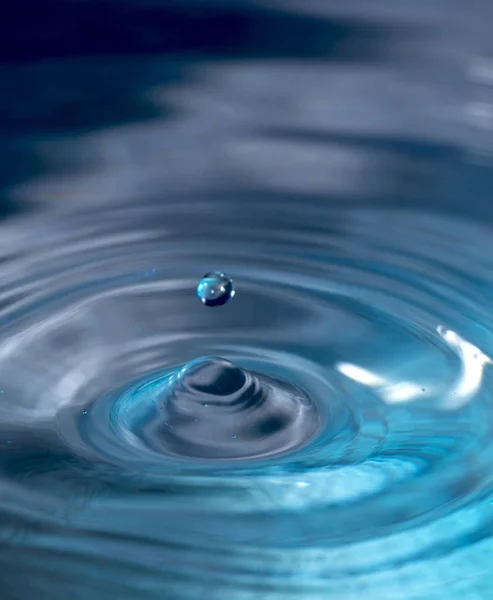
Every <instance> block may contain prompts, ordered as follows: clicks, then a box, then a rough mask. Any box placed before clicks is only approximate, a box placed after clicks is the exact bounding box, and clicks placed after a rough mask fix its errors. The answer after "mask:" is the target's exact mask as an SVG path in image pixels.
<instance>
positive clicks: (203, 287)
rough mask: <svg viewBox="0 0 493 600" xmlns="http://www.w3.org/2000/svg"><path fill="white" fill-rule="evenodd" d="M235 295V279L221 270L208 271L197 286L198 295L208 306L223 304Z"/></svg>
mask: <svg viewBox="0 0 493 600" xmlns="http://www.w3.org/2000/svg"><path fill="white" fill-rule="evenodd" d="M234 295H235V288H234V284H233V280H232V279H231V278H230V277H227V276H226V275H225V274H224V273H221V272H220V271H214V272H211V273H207V275H204V277H202V279H201V280H200V282H199V285H198V286H197V296H198V297H199V298H200V300H201V302H202V304H205V305H206V306H222V305H223V304H226V302H228V301H229V300H231V298H233V296H234Z"/></svg>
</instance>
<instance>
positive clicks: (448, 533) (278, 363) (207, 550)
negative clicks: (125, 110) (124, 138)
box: [0, 200, 493, 600]
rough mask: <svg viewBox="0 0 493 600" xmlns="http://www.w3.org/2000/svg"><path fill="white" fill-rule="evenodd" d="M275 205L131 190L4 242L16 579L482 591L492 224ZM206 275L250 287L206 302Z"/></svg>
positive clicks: (0, 384)
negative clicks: (109, 204) (202, 288)
mask: <svg viewBox="0 0 493 600" xmlns="http://www.w3.org/2000/svg"><path fill="white" fill-rule="evenodd" d="M212 208H214V210H212ZM277 208H278V207H276V206H274V205H273V204H272V203H271V204H266V203H261V202H258V204H255V205H249V207H248V210H247V211H245V212H246V213H248V214H245V215H244V219H243V218H242V219H238V215H237V214H235V216H234V218H233V216H232V214H231V213H230V212H229V211H228V203H227V202H224V203H223V202H222V201H221V200H216V201H215V203H214V204H213V206H211V203H197V205H196V206H190V204H188V203H187V214H193V215H194V217H193V218H190V217H185V215H184V214H182V213H181V212H180V205H172V204H171V203H169V204H167V205H166V206H163V205H158V206H156V205H143V206H139V208H138V211H136V210H135V209H133V208H124V207H121V208H119V209H113V210H112V211H108V214H106V213H104V211H101V213H102V214H101V215H100V218H98V220H97V222H98V223H99V225H97V226H96V225H95V222H96V220H95V219H94V215H85V214H82V213H81V214H79V215H73V216H71V217H68V216H67V217H66V221H65V222H64V223H63V224H62V225H63V226H57V228H56V229H55V228H54V226H53V224H52V223H50V222H48V221H43V220H41V219H36V220H35V221H26V222H19V224H18V225H17V229H15V228H14V227H13V226H12V238H11V239H5V240H3V241H0V252H1V254H2V263H1V264H0V275H1V277H0V327H1V338H0V372H1V379H0V465H1V485H2V492H1V493H0V542H1V545H0V571H1V575H0V582H1V583H2V586H3V589H5V590H7V592H6V593H7V598H19V597H24V596H23V595H22V594H27V593H28V592H29V591H30V590H31V591H33V590H35V591H36V593H38V595H39V594H40V595H41V597H44V596H43V594H45V596H46V597H50V598H64V599H66V598H67V597H71V594H72V595H74V597H78V596H77V593H78V594H80V593H82V594H83V596H80V597H91V598H95V599H96V600H97V599H99V598H110V597H111V598H114V597H118V598H122V599H123V598H135V597H142V598H162V597H166V598H180V599H192V598H196V597H198V596H199V595H205V596H206V597H207V598H225V597H233V598H238V599H240V598H241V599H242V600H243V599H246V598H248V599H250V598H252V599H253V598H258V597H263V598H269V600H271V599H275V600H277V599H278V598H279V599H280V598H283V599H286V598H292V599H293V600H294V599H295V598H296V599H299V598H300V597H302V598H307V599H313V600H315V599H316V600H318V599H320V598H339V599H344V600H347V599H352V598H356V597H359V596H360V595H361V593H362V591H365V592H366V593H367V594H369V595H370V596H371V597H378V598H382V599H386V598H396V597H402V593H403V591H402V590H403V589H405V590H406V594H407V595H406V598H423V599H424V598H427V599H429V598H442V597H443V598H445V597H446V598H448V599H450V598H452V599H453V598H456V597H457V598H458V597H459V595H461V596H462V597H463V596H464V593H465V592H464V590H466V592H467V593H469V594H470V595H471V594H473V592H474V593H475V591H477V590H479V592H478V593H480V592H481V589H483V588H481V586H488V585H489V584H490V579H491V575H489V568H488V566H487V560H488V559H487V557H488V553H489V552H491V551H493V547H492V542H491V528H492V525H493V520H492V509H491V498H492V497H493V496H492V470H491V459H492V456H493V448H492V442H491V440H493V435H492V434H493V412H492V411H491V397H492V380H491V367H490V363H491V359H490V356H492V355H493V338H492V332H493V316H492V313H491V310H490V302H489V300H490V297H491V296H492V290H493V275H492V273H493V268H492V264H490V263H491V259H490V258H489V257H490V256H491V255H492V254H491V246H492V242H491V235H490V233H489V231H488V230H487V229H483V228H481V227H480V226H479V225H477V224H473V223H468V222H464V221H463V220H462V221H459V220H456V219H454V218H453V217H452V216H445V215H443V214H441V215H436V216H433V215H431V214H427V215H426V216H424V215H423V214H421V213H418V212H415V213H414V212H412V211H407V212H405V211H396V210H394V211H388V210H385V209H380V210H378V209H375V208H373V209H372V210H356V209H354V208H353V209H352V210H345V209H341V208H336V207H334V208H333V209H330V208H328V207H327V205H325V206H322V205H320V204H317V203H313V204H309V203H307V204H304V205H303V213H302V217H300V216H299V213H297V212H296V211H298V210H299V207H298V206H297V205H295V204H294V205H292V206H291V205H290V204H289V203H285V202H283V206H282V208H283V211H284V213H283V214H284V215H285V224H284V227H282V226H276V228H272V227H271V221H272V219H273V218H274V217H275V218H276V219H277V221H278V222H279V220H281V221H282V218H281V217H280V216H279V214H280V213H279V211H278V210H277ZM291 212H292V213H293V214H291ZM295 212H296V214H298V217H297V219H294V218H293V216H294V214H295ZM208 214H211V215H213V218H212V217H208V216H207V215H208ZM240 222H241V223H242V225H241V226H239V225H238V223H240ZM294 225H295V226H294ZM204 227H207V231H208V239H207V240H204V239H203V238H202V237H201V236H200V231H204ZM27 240H29V243H27ZM201 240H202V241H201ZM215 269H221V270H224V271H225V272H227V273H228V274H230V275H231V276H232V277H233V278H234V280H235V283H236V286H237V288H236V289H237V295H236V297H235V299H234V301H233V302H230V303H228V304H227V305H225V306H222V307H220V308H216V309H214V310H213V311H211V310H209V309H207V308H204V307H203V306H202V305H201V304H200V303H198V302H197V299H196V285H197V282H198V280H199V278H200V276H201V275H202V274H203V273H205V272H208V271H211V270H215ZM19 573H21V574H23V575H22V577H19ZM457 573H460V574H461V577H460V578H458V577H457ZM55 577H56V585H55V584H54V578H55ZM468 586H469V587H468ZM474 586H476V587H474ZM485 589H486V588H485ZM488 589H489V588H488ZM471 590H472V591H471ZM33 593H34V591H33ZM8 594H10V596H9V595H8ZM84 594H85V596H84ZM471 597H473V596H472V595H471ZM478 597H480V596H478Z"/></svg>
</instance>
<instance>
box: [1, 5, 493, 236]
mask: <svg viewBox="0 0 493 600" xmlns="http://www.w3.org/2000/svg"><path fill="white" fill-rule="evenodd" d="M2 13H3V14H2V19H1V21H0V131H1V142H0V156H1V165H2V166H1V170H0V186H1V192H0V193H1V200H0V202H1V204H0V206H1V214H2V216H3V218H8V217H10V216H14V215H19V214H20V213H23V212H25V211H36V210H42V211H55V212H57V211H70V210H72V209H73V208H74V207H81V206H84V207H97V206H101V205H103V204H104V205H109V204H115V203H116V204H125V203H139V202H142V201H143V200H146V201H147V200H157V201H159V202H166V194H180V195H185V196H187V195H193V196H194V197H195V198H197V195H204V194H205V195H208V194H210V193H212V194H224V195H227V196H228V198H229V200H228V202H229V206H230V207H231V206H232V204H233V203H234V202H235V200H234V196H235V195H237V194H240V196H241V198H240V199H237V200H236V202H244V201H245V196H246V195H248V194H257V195H258V194H265V195H267V196H272V195H276V196H277V197H279V196H283V197H284V196H286V197H292V196H293V195H294V196H296V197H300V196H308V197H318V198H321V197H323V198H324V199H326V200H327V202H330V201H332V202H349V201H351V202H358V203H361V202H364V203H367V202H368V201H370V200H371V201H373V202H378V203H396V204H397V203H398V204H400V205H402V204H403V203H409V204H412V205H415V206H416V205H421V206H422V207H423V208H426V207H429V206H430V205H431V204H434V205H435V206H439V207H440V209H442V208H443V206H444V205H445V206H446V208H447V209H450V210H455V211H464V210H466V211H468V212H470V213H474V214H475V215H476V216H481V217H485V216H487V217H488V218H490V217H493V208H492V206H493V205H492V204H491V202H490V191H489V190H490V189H491V183H492V170H491V168H490V167H491V161H492V158H493V150H492V147H493V41H492V38H491V23H492V19H493V6H492V4H491V3H490V2H488V0H473V1H472V2H470V3H468V4H467V6H465V5H464V3H463V2H461V1H460V0H447V1H444V0H415V1H413V2H404V1H391V0H371V1H363V0H349V1H347V2H342V1H341V0H222V1H221V0H142V1H139V2H137V1H133V2H132V1H129V0H120V1H118V2H117V1H113V0H99V1H95V0H43V2H37V3H35V2H29V1H26V0H18V1H17V2H13V3H9V4H8V5H7V6H6V7H4V8H3V9H2ZM0 243H1V242H0Z"/></svg>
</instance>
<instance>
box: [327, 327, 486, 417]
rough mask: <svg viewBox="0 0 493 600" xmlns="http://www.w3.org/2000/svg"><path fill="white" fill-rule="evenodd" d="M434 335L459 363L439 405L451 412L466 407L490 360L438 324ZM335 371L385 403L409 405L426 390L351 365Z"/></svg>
mask: <svg viewBox="0 0 493 600" xmlns="http://www.w3.org/2000/svg"><path fill="white" fill-rule="evenodd" d="M437 332H438V334H439V335H440V337H441V338H442V339H443V340H444V341H445V342H446V343H447V344H448V345H449V346H450V347H451V348H452V349H453V350H454V351H455V352H456V354H457V355H458V356H459V358H460V360H461V368H460V373H459V376H458V377H457V379H456V380H455V382H454V384H453V385H452V387H451V388H450V390H449V391H448V393H447V394H445V396H444V397H443V400H442V402H441V406H442V408H444V409H447V410H454V409H457V408H460V407H462V406H464V405H466V404H467V403H468V402H469V401H470V400H471V399H472V398H473V397H474V395H475V394H476V392H477V391H478V390H479V388H480V386H481V383H482V380H483V374H484V366H485V365H487V364H490V363H491V362H492V360H491V359H490V358H489V357H488V356H487V355H486V354H484V353H483V352H481V350H479V348H477V347H476V346H474V345H473V344H471V343H470V342H467V341H466V340H464V339H463V338H462V337H460V335H459V334H457V333H456V332H454V331H452V330H449V329H445V328H444V327H443V326H442V325H439V326H438V327H437ZM335 368H336V369H337V371H339V372H340V373H342V374H343V375H345V376H346V377H348V378H349V379H352V380H353V381H356V382H358V383H361V384H362V385H366V386H368V387H371V388H374V389H375V390H376V392H377V393H378V394H379V395H380V397H381V398H382V400H383V401H384V402H386V403H387V404H398V403H404V402H412V401H414V400H416V399H417V398H422V397H423V392H424V391H425V390H429V389H430V386H429V385H428V384H417V383H412V382H409V381H392V380H391V379H388V378H385V377H382V376H380V375H378V374H376V373H373V372H372V371H369V370H367V369H364V368H362V367H358V366H357V365H354V364H351V363H346V362H339V363H336V365H335Z"/></svg>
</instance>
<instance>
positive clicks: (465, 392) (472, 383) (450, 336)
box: [437, 325, 491, 409]
mask: <svg viewBox="0 0 493 600" xmlns="http://www.w3.org/2000/svg"><path fill="white" fill-rule="evenodd" d="M437 331H438V333H439V335H440V336H441V337H442V339H443V340H445V341H446V342H447V343H448V344H449V346H451V348H453V349H454V350H455V351H456V352H457V354H458V355H459V357H460V359H461V372H460V375H459V377H458V378H457V380H456V382H455V384H454V385H453V386H452V389H451V390H450V393H449V394H448V395H447V396H446V397H445V398H444V401H443V407H444V408H446V409H455V408H460V407H461V406H464V405H465V404H467V403H468V402H469V401H470V400H471V399H472V398H473V396H474V394H475V393H476V392H477V391H478V389H479V388H480V386H481V382H482V380H483V372H484V366H485V365H487V364H491V358H490V357H489V356H486V354H484V353H483V352H481V350H479V348H477V347H476V346H473V345H472V344H471V343H470V342H466V340H464V339H463V338H461V337H460V336H459V335H458V334H457V333H455V332H454V331H451V330H450V329H445V328H444V327H443V326H442V325H440V326H438V327H437Z"/></svg>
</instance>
